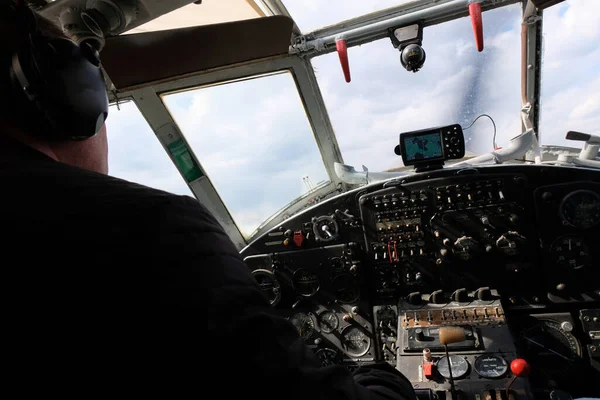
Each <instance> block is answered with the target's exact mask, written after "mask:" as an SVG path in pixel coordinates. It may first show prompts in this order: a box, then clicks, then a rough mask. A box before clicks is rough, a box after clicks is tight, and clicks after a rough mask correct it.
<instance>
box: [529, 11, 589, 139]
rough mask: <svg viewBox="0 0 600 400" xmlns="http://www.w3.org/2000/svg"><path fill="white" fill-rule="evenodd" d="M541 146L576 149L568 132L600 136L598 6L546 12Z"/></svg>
mask: <svg viewBox="0 0 600 400" xmlns="http://www.w3.org/2000/svg"><path fill="white" fill-rule="evenodd" d="M543 59H544V64H543V69H542V97H541V101H542V110H541V121H540V122H541V123H540V134H541V138H542V144H559V145H566V146H573V147H579V146H580V145H579V144H577V143H576V142H572V141H567V140H566V139H565V135H566V133H567V132H568V131H570V130H575V131H580V132H586V133H592V134H600V95H599V93H600V2H599V1H597V0H579V1H573V0H569V1H566V2H564V3H561V4H560V5H558V6H555V7H551V8H549V9H547V10H546V11H545V12H544V55H543Z"/></svg>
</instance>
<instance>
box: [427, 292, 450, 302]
mask: <svg viewBox="0 0 600 400" xmlns="http://www.w3.org/2000/svg"><path fill="white" fill-rule="evenodd" d="M429 302H430V303H433V304H444V303H446V296H444V291H443V290H436V291H435V292H433V293H431V295H430V296H429Z"/></svg>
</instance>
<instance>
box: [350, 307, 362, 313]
mask: <svg viewBox="0 0 600 400" xmlns="http://www.w3.org/2000/svg"><path fill="white" fill-rule="evenodd" d="M351 311H352V314H358V312H359V311H360V310H359V309H358V307H357V306H354V307H352V309H351Z"/></svg>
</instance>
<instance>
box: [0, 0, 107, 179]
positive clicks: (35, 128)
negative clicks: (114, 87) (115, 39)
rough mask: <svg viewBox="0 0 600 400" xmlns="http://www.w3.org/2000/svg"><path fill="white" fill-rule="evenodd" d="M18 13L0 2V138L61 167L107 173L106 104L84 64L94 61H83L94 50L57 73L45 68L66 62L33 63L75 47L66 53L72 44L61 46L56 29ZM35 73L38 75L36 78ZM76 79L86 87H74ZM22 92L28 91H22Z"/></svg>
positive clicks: (90, 68)
mask: <svg viewBox="0 0 600 400" xmlns="http://www.w3.org/2000/svg"><path fill="white" fill-rule="evenodd" d="M18 7H25V5H24V4H23V5H21V4H20V3H19V2H16V5H15V1H10V0H0V98H1V99H2V101H1V102H0V138H1V137H2V136H9V137H11V138H13V139H16V140H17V141H19V142H21V143H23V144H25V145H27V146H29V147H32V148H34V149H36V150H38V151H40V152H42V153H44V154H46V155H47V156H49V157H51V158H53V159H55V160H56V161H60V162H63V163H65V164H70V165H72V166H75V167H79V168H83V169H87V170H91V171H95V172H100V173H104V174H106V173H108V144H107V137H106V128H105V125H104V120H105V119H106V113H107V111H108V103H107V100H106V98H105V96H106V90H105V87H104V85H103V83H104V82H103V81H102V79H97V76H96V75H95V74H96V73H97V74H98V75H100V76H101V72H100V71H99V70H97V67H96V66H95V65H92V64H93V63H88V58H89V59H94V57H95V55H90V56H89V57H88V55H86V53H87V50H90V53H91V52H92V51H93V49H91V48H90V49H87V48H86V49H84V50H83V54H84V57H81V56H80V60H79V61H75V62H74V65H75V66H72V65H69V66H68V67H66V68H64V67H61V68H60V71H59V72H56V70H55V69H52V68H54V67H49V66H50V65H55V64H56V63H61V62H63V60H65V59H66V58H69V57H61V58H60V59H58V60H55V59H52V58H50V59H49V60H48V59H45V58H42V59H41V60H40V61H38V62H36V59H34V61H33V62H32V58H33V57H32V56H31V55H32V54H36V57H37V54H39V53H44V54H46V53H47V52H48V50H49V49H53V48H59V47H61V46H62V47H64V49H63V50H58V51H63V52H64V53H70V52H71V53H72V52H75V53H77V52H79V51H80V47H79V46H77V45H73V49H69V46H70V45H71V44H72V43H73V42H72V41H70V43H71V44H69V43H67V42H65V41H64V40H65V39H69V37H68V36H67V35H66V34H65V33H63V31H62V29H61V28H59V27H58V26H57V25H55V24H54V23H52V22H51V21H49V20H48V19H46V18H43V17H42V16H40V15H39V14H37V13H31V12H29V11H28V10H25V9H21V10H19V8H18ZM15 8H16V11H15ZM32 31H33V32H35V34H32ZM32 38H35V42H34V40H33V39H32ZM54 39H62V40H59V41H58V42H52V44H51V45H50V46H48V47H46V45H47V43H48V42H47V40H54ZM69 40H70V39H69ZM32 43H34V44H35V45H36V46H37V47H34V48H35V53H34V52H33V51H31V46H32ZM28 46H29V47H28ZM81 48H82V49H83V46H82V47H81ZM38 49H39V50H38ZM16 54H19V55H20V57H19V60H20V63H15V55H16ZM61 54H62V53H61ZM96 56H97V53H96ZM40 57H41V56H40ZM44 57H45V56H44ZM50 57H52V56H50ZM84 58H85V59H84ZM69 60H71V58H69ZM74 60H77V58H74ZM46 62H47V64H46ZM69 62H71V61H69ZM38 63H39V64H45V65H39V66H38V65H37V64H38ZM77 63H78V64H77ZM63 65H66V64H63ZM38 70H42V72H40V73H39V74H38ZM73 71H75V72H73ZM85 74H91V76H92V77H93V79H90V78H89V77H86V75H85ZM77 76H79V79H80V81H81V82H85V83H83V84H81V83H80V82H78V81H77ZM88 82H90V84H88ZM27 86H30V88H29V89H25V88H26V87H27ZM37 89H39V90H37ZM102 93H103V94H104V98H103V97H102V95H101V94H102ZM67 97H70V98H67ZM80 106H81V107H80ZM73 110H76V111H75V112H73ZM105 111H106V112H105Z"/></svg>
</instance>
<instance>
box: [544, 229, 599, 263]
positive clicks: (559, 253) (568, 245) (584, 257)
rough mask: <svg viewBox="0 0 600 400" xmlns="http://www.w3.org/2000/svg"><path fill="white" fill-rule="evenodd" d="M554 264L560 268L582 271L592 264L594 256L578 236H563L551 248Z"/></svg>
mask: <svg viewBox="0 0 600 400" xmlns="http://www.w3.org/2000/svg"><path fill="white" fill-rule="evenodd" d="M550 253H551V255H552V258H553V259H554V263H555V264H556V265H558V266H559V267H563V268H569V269H581V268H584V267H586V266H589V265H591V264H592V256H591V255H590V251H589V249H588V247H587V246H586V245H585V243H584V242H583V239H581V238H579V237H577V236H563V237H561V238H558V239H556V241H555V242H554V243H552V246H551V247H550Z"/></svg>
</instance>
